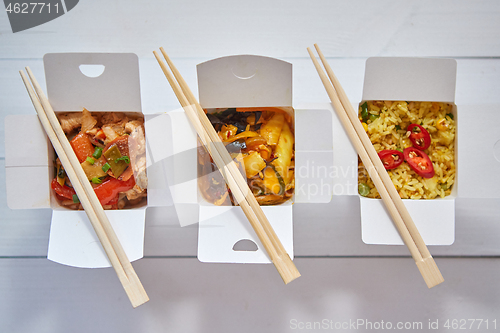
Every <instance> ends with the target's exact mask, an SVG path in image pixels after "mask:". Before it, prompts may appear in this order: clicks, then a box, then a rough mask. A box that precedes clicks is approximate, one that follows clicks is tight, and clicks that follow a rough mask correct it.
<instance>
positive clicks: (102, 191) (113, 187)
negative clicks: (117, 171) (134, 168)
mask: <svg viewBox="0 0 500 333" xmlns="http://www.w3.org/2000/svg"><path fill="white" fill-rule="evenodd" d="M134 185H135V179H134V177H130V179H129V180H127V181H121V180H118V179H116V178H112V177H110V178H109V179H108V180H106V181H105V182H104V183H102V184H101V185H99V186H97V187H95V188H94V191H95V194H96V195H97V198H98V199H99V201H100V202H101V205H107V204H109V203H110V202H111V201H112V200H113V199H117V198H118V194H119V193H121V192H125V191H128V190H130V189H131V188H133V187H134Z"/></svg>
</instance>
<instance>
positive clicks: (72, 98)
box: [43, 53, 141, 112]
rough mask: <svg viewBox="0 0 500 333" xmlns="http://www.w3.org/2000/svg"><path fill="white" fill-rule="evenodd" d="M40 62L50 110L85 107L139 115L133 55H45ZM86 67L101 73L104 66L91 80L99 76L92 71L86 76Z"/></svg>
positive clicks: (75, 109) (139, 96)
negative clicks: (42, 66) (43, 71)
mask: <svg viewBox="0 0 500 333" xmlns="http://www.w3.org/2000/svg"><path fill="white" fill-rule="evenodd" d="M43 63H44V68H45V73H46V82H47V95H48V97H49V100H50V103H51V105H52V108H53V109H54V111H81V110H82V109H83V108H84V107H85V108H86V109H87V110H89V111H131V112H141V93H140V78H139V61H138V58H137V55H135V54H133V53H48V54H46V55H45V56H44V57H43ZM90 65H93V66H97V67H98V69H99V68H101V70H102V66H104V67H103V68H104V71H103V72H102V74H100V75H98V76H96V77H91V76H95V75H97V74H99V73H98V72H97V73H96V72H95V70H92V71H91V72H90V74H89V73H88V71H86V70H85V69H86V68H85V66H90ZM91 69H92V68H91ZM124 69H126V70H124ZM82 70H83V71H84V72H86V73H87V74H88V75H91V76H87V75H86V74H84V73H83V72H82ZM49 74H50V75H49Z"/></svg>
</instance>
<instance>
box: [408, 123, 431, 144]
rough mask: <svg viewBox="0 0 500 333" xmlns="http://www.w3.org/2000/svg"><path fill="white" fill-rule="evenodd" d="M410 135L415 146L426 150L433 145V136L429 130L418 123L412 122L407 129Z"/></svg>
mask: <svg viewBox="0 0 500 333" xmlns="http://www.w3.org/2000/svg"><path fill="white" fill-rule="evenodd" d="M407 133H409V134H407V135H408V137H409V138H410V141H411V143H412V144H413V147H415V148H417V149H420V150H424V149H427V148H429V146H430V145H431V136H430V135H429V132H427V130H426V129H425V128H423V127H422V126H420V125H418V124H410V126H408V129H407Z"/></svg>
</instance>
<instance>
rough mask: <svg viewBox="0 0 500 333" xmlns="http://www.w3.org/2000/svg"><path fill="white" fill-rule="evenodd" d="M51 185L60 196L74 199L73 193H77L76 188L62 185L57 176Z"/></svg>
mask: <svg viewBox="0 0 500 333" xmlns="http://www.w3.org/2000/svg"><path fill="white" fill-rule="evenodd" d="M50 187H51V188H52V189H53V190H54V191H55V192H56V194H57V195H58V196H59V197H62V198H64V199H70V200H71V199H73V195H75V194H76V192H75V190H74V189H72V188H71V187H69V186H66V185H61V184H59V182H58V181H57V177H56V178H54V179H53V180H52V182H51V183H50Z"/></svg>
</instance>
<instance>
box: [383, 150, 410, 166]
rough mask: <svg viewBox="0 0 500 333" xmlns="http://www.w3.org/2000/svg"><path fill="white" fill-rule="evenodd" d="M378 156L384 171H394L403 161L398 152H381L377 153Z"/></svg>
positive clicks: (401, 155)
mask: <svg viewBox="0 0 500 333" xmlns="http://www.w3.org/2000/svg"><path fill="white" fill-rule="evenodd" d="M378 156H379V157H380V159H381V160H382V164H383V165H384V168H385V169H386V170H391V169H395V168H397V167H398V166H400V165H401V163H403V161H404V156H403V153H402V152H400V151H398V150H390V149H386V150H382V151H381V152H380V153H378Z"/></svg>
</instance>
